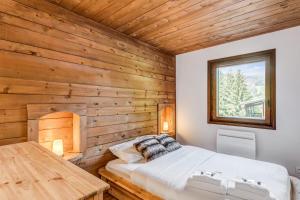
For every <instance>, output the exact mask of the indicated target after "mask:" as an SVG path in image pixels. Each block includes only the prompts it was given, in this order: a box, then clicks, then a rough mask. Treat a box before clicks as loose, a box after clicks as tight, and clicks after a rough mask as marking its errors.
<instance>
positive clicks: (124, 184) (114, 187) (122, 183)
mask: <svg viewBox="0 0 300 200" xmlns="http://www.w3.org/2000/svg"><path fill="white" fill-rule="evenodd" d="M99 174H100V177H101V179H102V180H103V181H105V182H107V183H108V184H109V185H110V188H109V190H108V193H109V194H110V195H112V196H113V197H115V198H117V199H120V200H162V198H160V197H158V196H156V195H154V194H152V193H150V192H148V191H146V190H144V189H142V188H140V187H138V186H137V185H135V184H133V183H130V182H129V181H127V180H126V179H124V178H122V177H120V176H118V175H116V174H113V173H111V172H109V171H107V170H106V169H104V168H100V169H99Z"/></svg>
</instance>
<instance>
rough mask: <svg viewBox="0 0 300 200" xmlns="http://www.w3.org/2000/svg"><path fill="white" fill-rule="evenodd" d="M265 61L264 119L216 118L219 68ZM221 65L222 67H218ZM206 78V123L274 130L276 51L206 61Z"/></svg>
mask: <svg viewBox="0 0 300 200" xmlns="http://www.w3.org/2000/svg"><path fill="white" fill-rule="evenodd" d="M262 59H263V60H265V61H266V66H265V70H266V71H265V102H266V104H265V119H264V120H261V119H246V118H232V117H218V116H217V80H216V71H217V68H219V67H225V66H228V65H232V64H242V63H249V62H251V61H252V62H253V61H259V60H262ZM219 65H222V66H219ZM207 74H208V77H207V93H208V94H207V122H208V123H209V124H220V125H230V126H242V127H251V128H262V129H273V130H276V49H271V50H266V51H260V52H254V53H248V54H243V55H238V56H232V57H226V58H221V59H216V60H209V61H208V73H207Z"/></svg>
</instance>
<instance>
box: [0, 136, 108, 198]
mask: <svg viewBox="0 0 300 200" xmlns="http://www.w3.org/2000/svg"><path fill="white" fill-rule="evenodd" d="M0 172H1V176H0V185H1V187H0V199H3V200H4V199H5V200H18V199H20V200H41V199H43V200H48V199H49V200H66V199H68V200H71V199H74V200H77V199H96V198H94V196H97V197H100V196H101V194H102V192H103V191H104V190H106V189H108V188H109V186H108V184H106V183H105V182H103V181H101V180H100V179H98V178H97V177H95V176H93V175H91V174H89V173H88V172H86V171H84V170H82V169H80V168H79V167H77V166H75V165H73V164H71V163H69V162H67V161H65V160H63V159H61V158H59V157H57V156H55V155H54V154H53V153H51V152H50V151H48V150H46V149H45V148H43V147H42V146H40V145H39V144H37V143H35V142H26V143H19V144H12V145H6V146H1V147H0Z"/></svg>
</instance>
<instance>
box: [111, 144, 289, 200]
mask: <svg viewBox="0 0 300 200" xmlns="http://www.w3.org/2000/svg"><path fill="white" fill-rule="evenodd" d="M106 170H107V171H108V172H110V173H112V174H114V175H116V176H118V177H121V178H122V179H124V180H126V181H127V182H128V183H131V184H133V185H135V186H138V187H139V188H141V189H144V190H145V191H148V192H150V193H151V194H154V195H156V196H158V197H159V198H161V199H168V200H169V199H170V200H179V199H180V200H182V199H184V200H194V199H195V200H196V199H197V200H199V198H200V197H201V199H205V200H224V199H230V200H231V199H232V200H236V199H239V198H236V197H231V196H230V195H224V194H219V193H213V192H208V191H205V190H202V191H199V190H197V191H194V190H192V189H189V188H186V187H185V185H186V182H187V179H188V177H190V176H191V174H192V173H193V172H194V171H195V170H207V171H215V172H221V173H222V175H223V176H224V177H226V178H228V179H231V178H247V179H254V180H260V181H261V182H263V183H264V184H265V186H266V188H267V189H268V190H269V191H270V192H271V194H272V197H273V198H275V199H278V200H289V199H291V197H290V191H291V183H290V177H289V175H288V172H287V170H286V169H285V168H284V167H282V166H280V165H276V164H272V163H268V162H262V161H257V160H251V159H246V158H242V157H237V156H230V155H225V154H220V153H215V152H212V151H208V150H205V149H202V148H199V147H194V146H183V147H182V148H180V149H178V150H176V151H174V152H171V153H168V154H166V155H164V156H162V157H160V158H157V159H155V160H153V161H150V162H144V161H141V162H138V163H129V164H127V163H125V162H123V161H121V160H119V159H117V160H113V161H110V162H109V163H108V164H107V165H106Z"/></svg>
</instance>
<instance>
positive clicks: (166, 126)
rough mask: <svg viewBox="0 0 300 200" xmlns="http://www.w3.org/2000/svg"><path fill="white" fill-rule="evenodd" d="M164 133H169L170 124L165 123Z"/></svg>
mask: <svg viewBox="0 0 300 200" xmlns="http://www.w3.org/2000/svg"><path fill="white" fill-rule="evenodd" d="M163 131H164V132H168V131H169V123H168V122H167V121H165V122H164V124H163Z"/></svg>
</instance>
